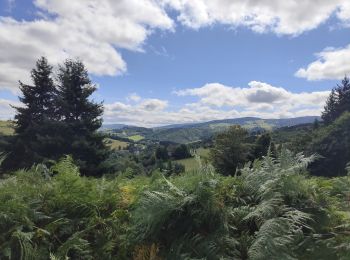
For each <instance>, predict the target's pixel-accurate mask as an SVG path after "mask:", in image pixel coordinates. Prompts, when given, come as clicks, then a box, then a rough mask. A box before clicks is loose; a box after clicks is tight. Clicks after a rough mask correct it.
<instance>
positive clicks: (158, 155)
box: [155, 145, 169, 161]
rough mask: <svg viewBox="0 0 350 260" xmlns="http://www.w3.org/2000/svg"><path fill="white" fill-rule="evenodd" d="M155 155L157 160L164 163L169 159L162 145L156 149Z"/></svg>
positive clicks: (166, 150)
mask: <svg viewBox="0 0 350 260" xmlns="http://www.w3.org/2000/svg"><path fill="white" fill-rule="evenodd" d="M155 155H156V159H158V160H162V161H166V160H168V159H169V153H168V149H167V148H166V147H165V146H163V145H160V146H158V147H157V149H156V154H155Z"/></svg>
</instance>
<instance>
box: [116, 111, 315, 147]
mask: <svg viewBox="0 0 350 260" xmlns="http://www.w3.org/2000/svg"><path fill="white" fill-rule="evenodd" d="M315 119H320V118H319V117H317V116H306V117H296V118H285V119H262V118H258V117H243V118H234V119H223V120H213V121H209V122H202V123H194V124H175V125H167V126H162V127H156V128H153V129H152V128H144V127H133V126H124V127H119V128H115V129H109V130H110V131H112V132H114V133H116V134H118V135H120V136H121V137H129V138H130V137H131V138H132V137H133V136H135V135H138V136H142V137H143V138H145V139H151V140H155V141H170V142H176V143H190V142H195V141H199V140H202V139H206V138H210V137H212V136H213V135H215V134H217V133H219V132H222V131H224V130H226V129H227V128H228V127H229V126H231V125H241V126H243V127H245V128H247V129H248V130H249V131H260V130H267V131H272V130H274V129H277V128H281V127H290V126H295V125H300V124H308V123H312V122H314V121H315ZM118 126H120V125H118Z"/></svg>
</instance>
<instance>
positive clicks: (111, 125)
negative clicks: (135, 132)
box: [100, 124, 128, 130]
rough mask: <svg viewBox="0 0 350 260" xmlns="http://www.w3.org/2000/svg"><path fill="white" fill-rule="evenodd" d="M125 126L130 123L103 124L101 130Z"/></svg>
mask: <svg viewBox="0 0 350 260" xmlns="http://www.w3.org/2000/svg"><path fill="white" fill-rule="evenodd" d="M124 127H128V125H124V124H103V125H102V127H101V128H100V130H113V129H122V128H124Z"/></svg>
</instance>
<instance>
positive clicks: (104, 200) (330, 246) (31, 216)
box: [0, 149, 350, 260]
mask: <svg viewBox="0 0 350 260" xmlns="http://www.w3.org/2000/svg"><path fill="white" fill-rule="evenodd" d="M312 160H313V158H306V157H304V156H302V155H301V154H298V155H293V154H292V153H291V152H289V151H288V150H286V149H282V151H281V153H280V154H278V155H277V159H274V158H272V157H270V155H269V154H268V156H266V157H264V159H263V160H262V161H256V162H255V163H254V164H252V165H246V166H245V167H244V168H243V169H241V175H240V176H235V177H225V176H222V175H219V174H216V173H215V172H214V171H213V168H212V167H211V166H202V167H201V168H200V169H199V170H197V171H192V172H187V173H185V174H182V175H179V176H177V175H176V176H175V175H174V176H170V177H169V178H168V179H167V178H164V176H163V175H162V174H160V173H155V174H154V175H152V177H143V176H137V177H135V178H131V176H130V175H129V172H127V171H126V172H124V173H122V174H121V175H120V176H118V178H115V179H114V178H109V179H105V178H87V177H81V176H79V171H78V167H76V166H75V165H74V164H73V163H72V159H71V158H69V157H67V158H65V159H63V160H61V161H60V162H59V163H57V164H56V165H54V166H53V167H52V168H51V169H48V168H46V167H45V166H43V165H38V166H35V167H32V168H31V169H30V170H28V171H24V170H21V171H18V172H16V173H14V174H11V175H10V176H8V177H7V178H3V179H0V201H1V203H0V259H4V260H10V259H25V260H27V259H35V260H41V259H45V260H46V259H51V260H54V259H135V260H146V259H147V260H149V259H153V260H165V259H189V260H194V259H315V260H316V259H321V260H322V259H324V260H328V259H348V258H349V243H350V240H349V236H348V234H349V232H350V226H349V223H350V215H349V206H348V204H347V202H346V201H347V200H348V196H349V194H350V188H349V187H350V178H349V176H346V177H338V178H333V179H323V178H319V177H312V178H309V177H308V176H307V174H306V171H305V169H306V167H307V164H308V163H309V162H310V161H312ZM0 161H1V160H0Z"/></svg>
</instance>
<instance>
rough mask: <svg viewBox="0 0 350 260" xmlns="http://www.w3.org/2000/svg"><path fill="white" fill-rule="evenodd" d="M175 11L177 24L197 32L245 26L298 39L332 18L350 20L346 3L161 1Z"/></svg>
mask: <svg viewBox="0 0 350 260" xmlns="http://www.w3.org/2000/svg"><path fill="white" fill-rule="evenodd" d="M163 3H165V4H167V5H169V6H171V7H172V8H174V9H176V10H178V12H179V16H178V20H179V21H180V22H181V23H183V24H184V25H186V26H189V27H192V28H200V27H204V26H208V25H212V24H215V23H221V24H227V25H230V26H235V27H237V26H245V27H249V28H251V29H252V30H254V31H256V32H260V33H261V32H266V31H272V32H275V33H277V34H287V35H297V34H300V33H302V32H305V31H308V30H311V29H314V28H316V27H317V26H319V25H320V24H321V23H323V22H325V21H326V20H327V19H328V18H329V17H330V16H331V15H332V14H334V13H335V14H336V17H337V18H338V19H339V20H340V21H341V22H347V21H348V20H349V18H350V12H349V9H350V7H349V1H348V0H332V1H329V0H303V1H295V0H284V1H280V0H261V1H240V0H230V1H228V0H191V1H188V0H163Z"/></svg>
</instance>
